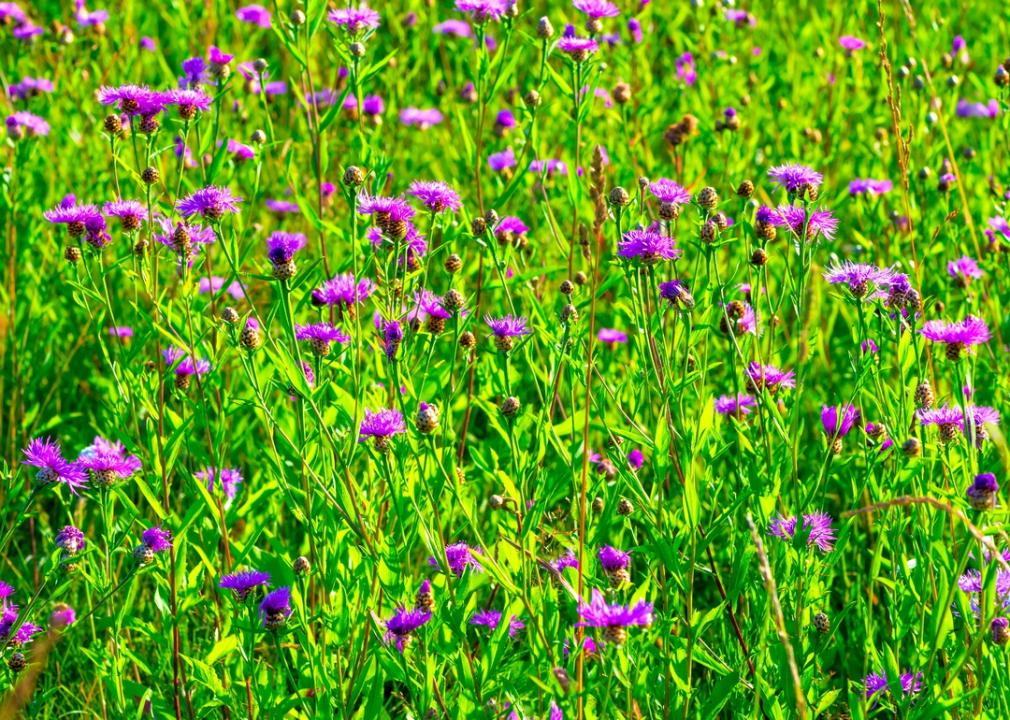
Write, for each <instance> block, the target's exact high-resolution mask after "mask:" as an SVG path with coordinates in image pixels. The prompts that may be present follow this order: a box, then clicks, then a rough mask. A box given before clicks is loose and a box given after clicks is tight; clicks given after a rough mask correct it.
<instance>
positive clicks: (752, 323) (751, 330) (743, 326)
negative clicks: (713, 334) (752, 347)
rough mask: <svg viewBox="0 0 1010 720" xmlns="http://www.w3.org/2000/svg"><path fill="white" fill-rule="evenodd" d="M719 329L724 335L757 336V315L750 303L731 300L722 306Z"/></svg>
mask: <svg viewBox="0 0 1010 720" xmlns="http://www.w3.org/2000/svg"><path fill="white" fill-rule="evenodd" d="M723 310H724V312H725V314H724V315H723V317H722V318H721V319H720V321H719V329H720V330H722V331H723V332H724V333H725V334H726V335H758V334H759V333H758V320H757V313H755V312H754V307H753V306H752V305H751V304H750V303H746V302H741V301H740V300H733V301H732V302H728V303H726V304H725V305H723Z"/></svg>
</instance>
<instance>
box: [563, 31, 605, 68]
mask: <svg viewBox="0 0 1010 720" xmlns="http://www.w3.org/2000/svg"><path fill="white" fill-rule="evenodd" d="M599 47H600V46H599V45H597V44H596V41H595V40H593V39H592V38H580V37H563V38H561V39H560V40H558V50H560V51H561V52H563V53H564V54H565V55H567V56H568V57H570V58H571V59H572V60H573V61H574V62H577V63H580V62H585V61H586V59H587V58H588V57H589V56H590V55H592V54H593V53H594V52H596V51H597V50H599Z"/></svg>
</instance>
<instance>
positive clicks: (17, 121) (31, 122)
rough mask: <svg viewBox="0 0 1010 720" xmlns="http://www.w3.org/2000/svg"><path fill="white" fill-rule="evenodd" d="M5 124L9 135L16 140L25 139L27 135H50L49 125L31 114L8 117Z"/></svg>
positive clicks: (22, 113)
mask: <svg viewBox="0 0 1010 720" xmlns="http://www.w3.org/2000/svg"><path fill="white" fill-rule="evenodd" d="M4 122H5V124H6V125H7V134H8V135H9V136H10V137H12V138H14V139H18V138H21V137H24V136H25V135H26V134H27V135H28V136H29V137H33V136H45V135H48V134H49V123H47V122H46V121H45V120H43V119H42V118H40V117H39V116H38V115H33V114H32V113H30V112H16V113H14V114H12V115H8V116H7V119H6V120H5V121H4Z"/></svg>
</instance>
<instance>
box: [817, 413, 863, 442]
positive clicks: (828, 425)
mask: <svg viewBox="0 0 1010 720" xmlns="http://www.w3.org/2000/svg"><path fill="white" fill-rule="evenodd" d="M858 423H859V410H857V409H856V408H855V407H853V406H852V405H848V404H846V405H844V406H843V407H842V408H841V409H839V407H838V406H837V405H823V406H821V425H822V426H823V428H824V434H825V435H826V436H827V437H828V438H834V439H840V438H843V437H845V436H846V435H847V434H848V433H849V430H851V429H852V427H853V426H854V425H856V424H858Z"/></svg>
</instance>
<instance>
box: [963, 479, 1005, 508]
mask: <svg viewBox="0 0 1010 720" xmlns="http://www.w3.org/2000/svg"><path fill="white" fill-rule="evenodd" d="M997 492H999V483H998V482H996V476H995V475H993V474H992V473H979V474H978V475H976V476H975V480H974V481H973V482H972V484H971V485H970V486H969V487H968V490H967V491H966V495H967V496H968V502H969V503H971V506H972V507H974V508H975V509H976V510H988V509H990V508H992V507H994V506H995V504H996V493H997Z"/></svg>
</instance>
